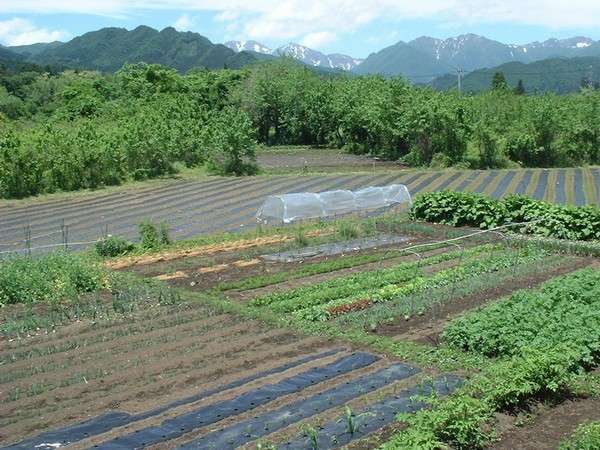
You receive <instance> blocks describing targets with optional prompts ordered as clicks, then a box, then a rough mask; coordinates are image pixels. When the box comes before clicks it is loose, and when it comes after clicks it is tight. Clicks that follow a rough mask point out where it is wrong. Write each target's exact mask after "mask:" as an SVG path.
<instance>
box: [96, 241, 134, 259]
mask: <svg viewBox="0 0 600 450" xmlns="http://www.w3.org/2000/svg"><path fill="white" fill-rule="evenodd" d="M94 248H95V250H96V253H97V254H98V256H104V257H114V256H121V255H125V254H127V253H129V252H131V251H132V250H133V249H134V248H135V245H133V243H131V242H129V241H128V240H127V239H124V238H122V237H120V236H107V237H105V238H102V239H100V240H99V241H98V242H96V244H95V245H94Z"/></svg>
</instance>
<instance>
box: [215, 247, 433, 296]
mask: <svg viewBox="0 0 600 450" xmlns="http://www.w3.org/2000/svg"><path fill="white" fill-rule="evenodd" d="M443 246H444V244H440V245H435V246H434V245H432V246H431V247H428V250H430V251H432V250H435V249H437V248H440V247H443ZM408 254H409V253H408V252H406V251H403V250H402V249H390V250H387V251H386V252H384V253H373V254H369V255H350V256H343V257H341V258H335V259H330V260H326V261H320V262H316V263H311V264H303V265H301V266H299V267H298V268H297V269H295V270H290V271H285V272H277V273H272V274H268V275H262V276H253V277H249V278H244V279H242V280H235V281H229V282H223V283H220V284H219V285H217V288H218V289H219V290H221V291H227V290H231V289H240V290H251V289H257V288H261V287H265V286H271V285H273V284H278V283H281V282H283V281H287V280H293V279H298V278H304V277H309V276H312V275H319V274H323V273H329V272H335V271H337V270H343V269H349V268H351V267H358V266H362V265H366V264H370V263H374V262H380V261H385V260H388V259H393V258H398V257H400V256H404V255H408Z"/></svg>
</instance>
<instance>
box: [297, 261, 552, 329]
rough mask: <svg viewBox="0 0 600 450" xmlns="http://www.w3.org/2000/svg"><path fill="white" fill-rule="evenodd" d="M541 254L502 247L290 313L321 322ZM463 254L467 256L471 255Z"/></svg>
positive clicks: (489, 271) (302, 318) (400, 299)
mask: <svg viewBox="0 0 600 450" xmlns="http://www.w3.org/2000/svg"><path fill="white" fill-rule="evenodd" d="M544 255H545V252H543V251H533V250H527V251H523V250H521V251H506V250H503V251H501V252H500V253H499V254H497V255H492V256H491V257H489V258H475V259H473V260H471V259H467V260H466V261H461V264H460V265H459V266H457V267H452V268H448V269H443V270H441V271H439V272H436V273H434V274H433V275H427V274H424V273H422V272H421V273H415V274H414V275H413V276H412V277H410V278H408V279H399V280H397V281H395V282H393V283H390V284H385V285H384V286H382V287H379V288H378V289H371V290H369V291H368V292H366V295H364V294H365V293H364V292H359V293H358V294H356V295H353V296H351V297H349V298H338V299H335V300H333V301H330V302H328V303H324V304H320V305H316V306H312V307H310V308H304V309H302V310H300V311H296V312H294V315H295V316H296V317H297V318H298V319H300V320H309V321H325V320H329V319H331V318H332V317H335V316H336V315H343V314H345V313H346V312H347V311H355V310H365V309H367V308H368V307H370V306H371V305H373V304H378V303H387V302H391V301H394V302H396V303H398V302H408V300H409V299H410V298H411V297H412V296H413V295H415V294H418V293H421V292H425V291H428V290H430V289H435V288H438V287H442V286H448V285H452V284H455V283H458V282H460V281H464V280H466V279H467V278H471V277H474V276H477V275H482V274H485V273H491V272H496V271H498V270H502V269H505V268H507V267H511V266H514V265H516V264H521V263H523V262H526V261H536V260H539V259H541V258H542V257H543V256H544ZM466 256H467V258H469V257H470V256H471V255H466ZM482 256H483V255H482ZM398 281H399V282H398Z"/></svg>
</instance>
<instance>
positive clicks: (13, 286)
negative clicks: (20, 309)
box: [0, 251, 106, 306]
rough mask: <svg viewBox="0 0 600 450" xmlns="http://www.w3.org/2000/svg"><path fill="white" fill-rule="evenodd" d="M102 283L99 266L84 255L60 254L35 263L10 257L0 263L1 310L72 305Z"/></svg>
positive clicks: (37, 260) (101, 271) (102, 272)
mask: <svg viewBox="0 0 600 450" xmlns="http://www.w3.org/2000/svg"><path fill="white" fill-rule="evenodd" d="M105 280H106V273H105V271H104V269H103V268H102V267H101V265H100V264H99V263H98V262H96V261H94V260H92V259H90V258H88V257H86V256H83V255H78V254H73V253H67V252H62V251H60V252H54V253H51V254H49V255H45V256H42V257H39V258H35V259H34V258H31V257H28V256H23V257H21V256H19V257H13V258H10V259H7V260H5V261H2V262H0V306H2V305H7V304H13V303H35V302H49V303H59V302H63V301H72V300H74V299H76V298H77V296H78V295H79V294H82V293H84V292H93V291H97V290H99V289H101V288H102V287H103V286H104V284H105V282H106V281H105Z"/></svg>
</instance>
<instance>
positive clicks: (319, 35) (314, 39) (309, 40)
mask: <svg viewBox="0 0 600 450" xmlns="http://www.w3.org/2000/svg"><path fill="white" fill-rule="evenodd" d="M335 38H336V35H335V33H332V32H330V31H318V32H316V33H309V34H307V35H306V36H304V38H302V40H301V41H300V43H301V44H302V45H304V46H306V47H312V48H319V47H321V46H322V45H325V44H328V43H330V42H332V41H335Z"/></svg>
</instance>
